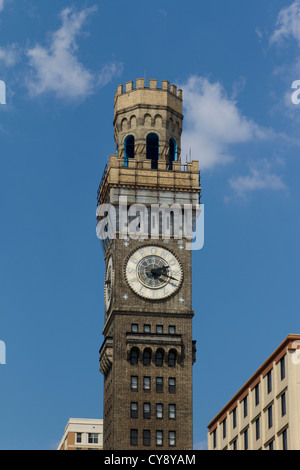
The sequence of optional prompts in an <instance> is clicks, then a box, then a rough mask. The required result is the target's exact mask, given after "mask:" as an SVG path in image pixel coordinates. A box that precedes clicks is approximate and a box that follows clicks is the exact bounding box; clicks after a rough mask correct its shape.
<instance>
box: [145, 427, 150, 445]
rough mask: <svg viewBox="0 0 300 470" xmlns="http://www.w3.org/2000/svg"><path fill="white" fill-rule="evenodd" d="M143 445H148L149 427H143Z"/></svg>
mask: <svg viewBox="0 0 300 470" xmlns="http://www.w3.org/2000/svg"><path fill="white" fill-rule="evenodd" d="M143 445H144V446H150V430H149V429H145V430H144V431H143Z"/></svg>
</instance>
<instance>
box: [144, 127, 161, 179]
mask: <svg viewBox="0 0 300 470" xmlns="http://www.w3.org/2000/svg"><path fill="white" fill-rule="evenodd" d="M158 157H159V139H158V135H157V134H154V133H151V134H148V135H147V139H146V158H148V159H150V160H151V168H152V169H153V170H156V169H157V161H158Z"/></svg>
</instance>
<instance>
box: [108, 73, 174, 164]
mask: <svg viewBox="0 0 300 470" xmlns="http://www.w3.org/2000/svg"><path fill="white" fill-rule="evenodd" d="M182 120H183V114H182V90H181V89H178V88H177V86H176V85H174V84H171V85H170V82H169V81H167V80H163V81H162V83H161V87H158V83H157V80H154V79H150V80H149V86H146V84H145V79H143V78H138V79H137V80H136V81H135V83H134V82H133V81H130V82H127V83H126V85H125V87H124V86H123V85H119V86H118V88H117V91H116V94H115V100H114V137H115V142H116V154H117V155H118V157H119V158H120V159H124V158H125V159H126V158H131V156H132V155H131V153H130V152H132V154H134V158H135V159H136V160H138V161H141V160H144V159H145V158H150V157H149V155H150V153H151V151H149V147H150V146H151V148H152V154H153V152H154V150H153V149H154V147H155V145H157V150H158V155H157V157H155V158H156V159H157V160H160V161H164V162H167V163H169V162H170V161H171V163H172V161H180V158H181V133H182ZM149 134H151V136H150V137H149ZM128 138H129V139H128ZM155 138H156V143H155V142H154V141H155ZM149 139H152V141H151V143H150V144H149ZM129 141H130V142H133V143H132V144H130V145H131V147H130V145H129V144H128V142H129ZM153 142H154V143H153ZM129 147H130V148H131V150H128V149H129ZM147 147H148V149H147ZM150 159H151V158H150ZM152 160H153V158H152ZM126 163H127V160H126ZM152 166H153V168H156V167H157V165H156V164H154V165H152Z"/></svg>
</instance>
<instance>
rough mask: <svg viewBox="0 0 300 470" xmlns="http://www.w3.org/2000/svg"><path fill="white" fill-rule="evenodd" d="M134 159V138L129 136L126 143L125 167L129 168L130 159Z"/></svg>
mask: <svg viewBox="0 0 300 470" xmlns="http://www.w3.org/2000/svg"><path fill="white" fill-rule="evenodd" d="M129 158H134V137H133V135H128V136H127V137H126V139H125V141H124V166H125V167H128V159H129Z"/></svg>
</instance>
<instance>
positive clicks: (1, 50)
mask: <svg viewBox="0 0 300 470" xmlns="http://www.w3.org/2000/svg"><path fill="white" fill-rule="evenodd" d="M18 55H19V52H18V47H17V46H16V45H14V44H13V45H11V46H9V47H0V62H2V63H3V64H4V65H5V66H6V67H13V66H14V65H15V64H16V63H17V61H18Z"/></svg>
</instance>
